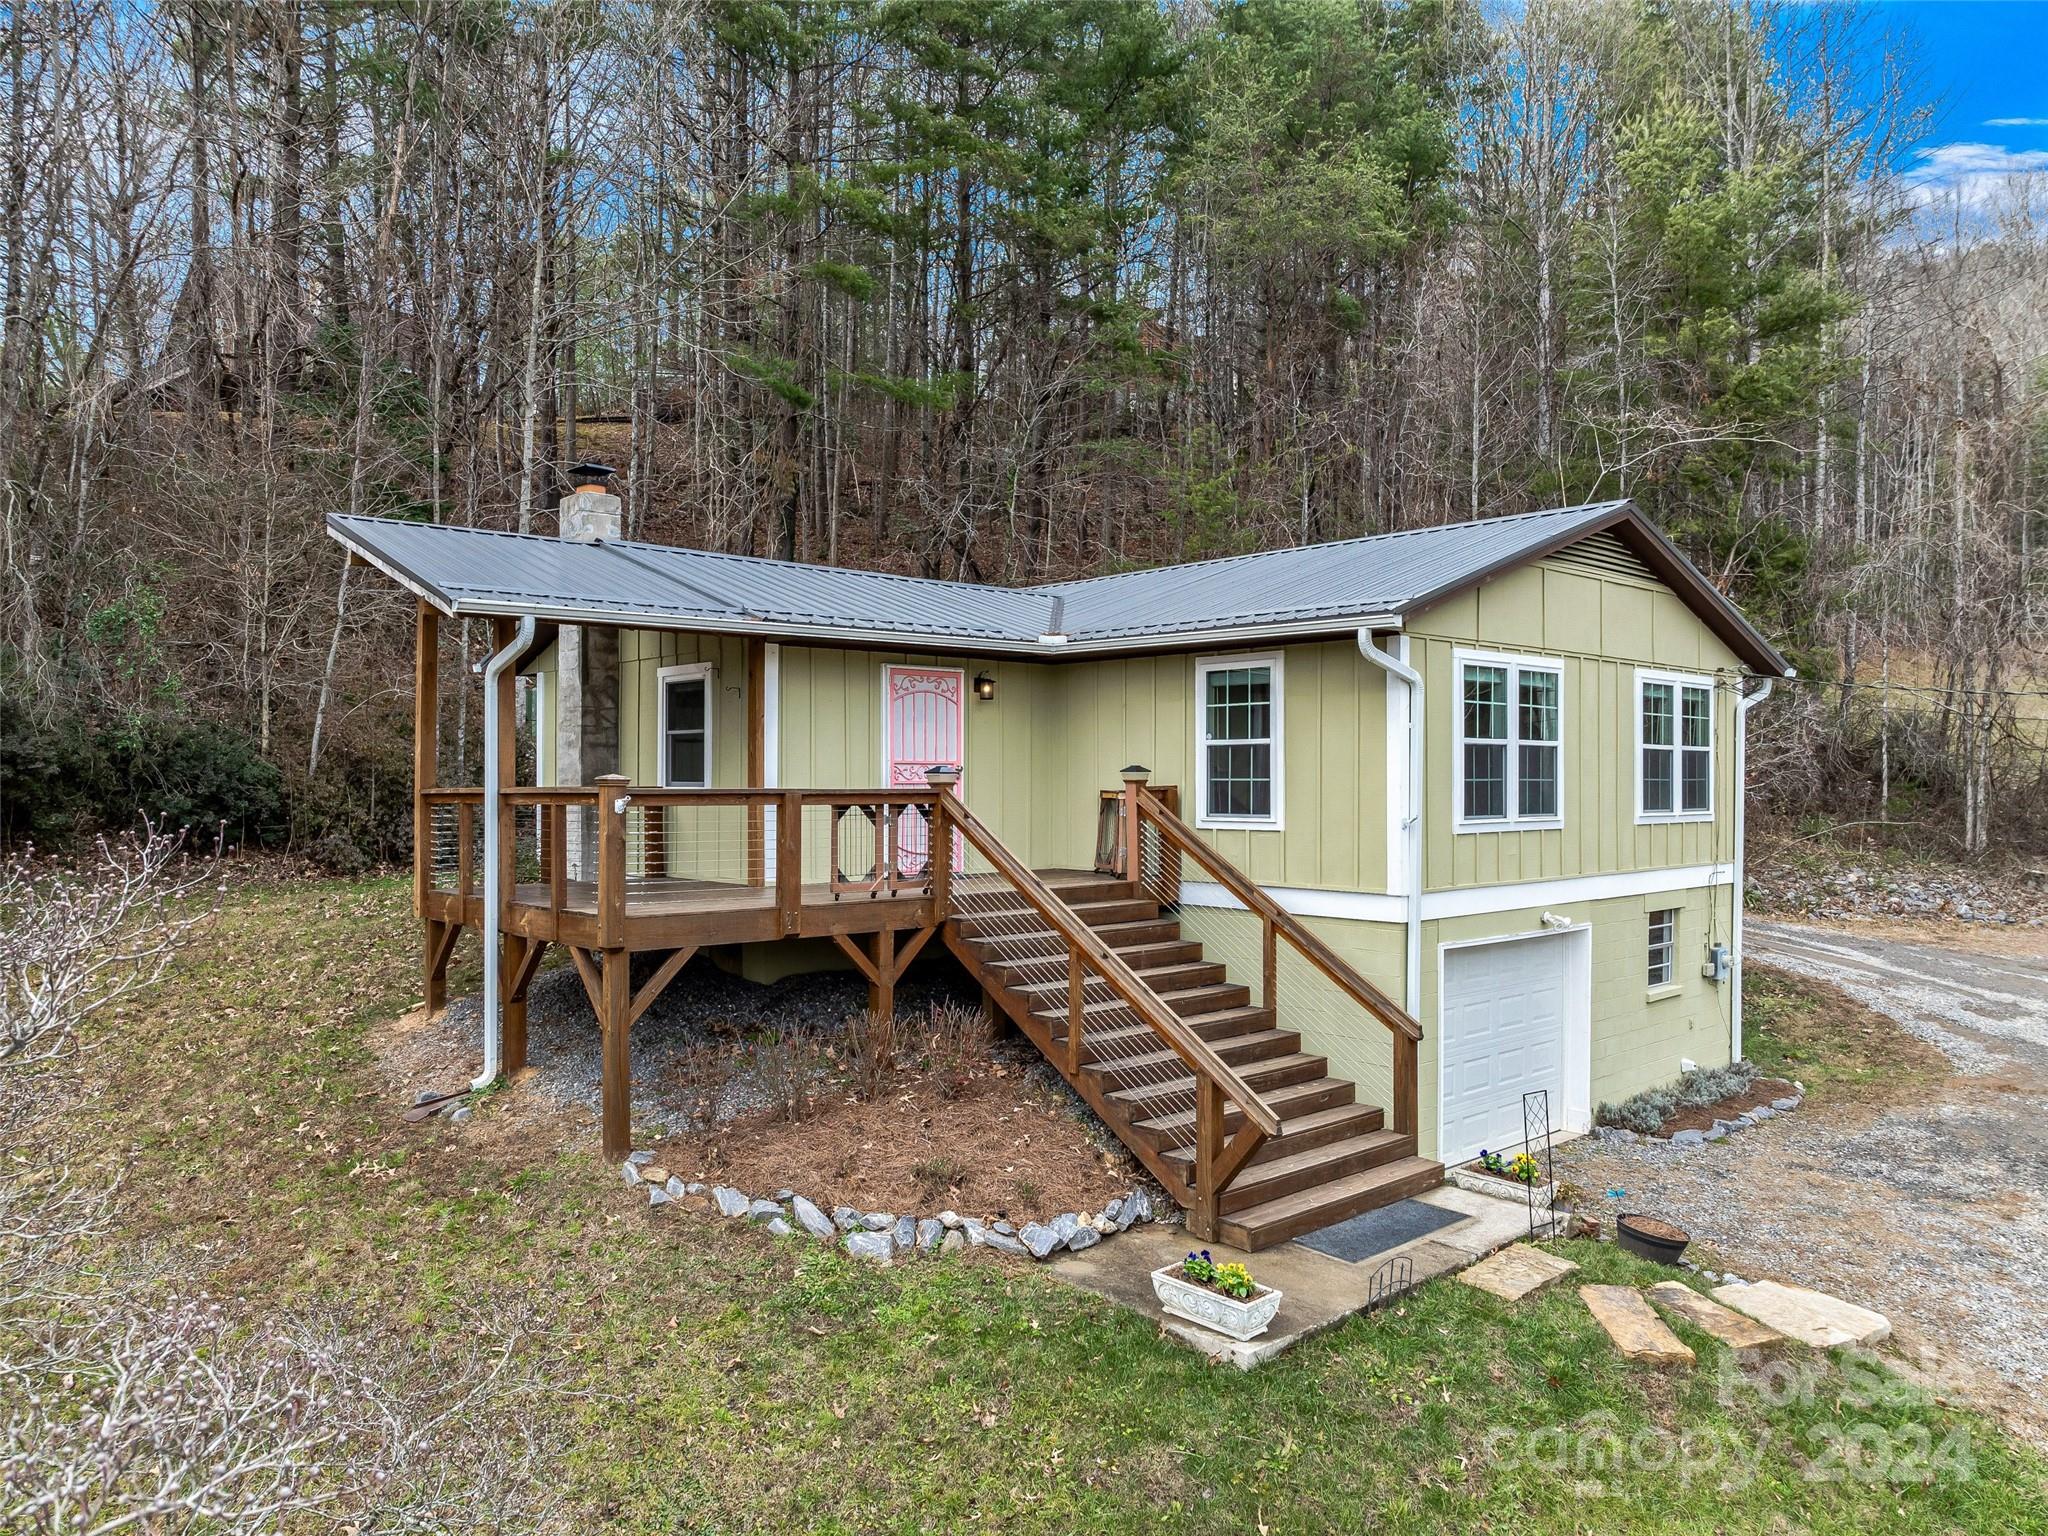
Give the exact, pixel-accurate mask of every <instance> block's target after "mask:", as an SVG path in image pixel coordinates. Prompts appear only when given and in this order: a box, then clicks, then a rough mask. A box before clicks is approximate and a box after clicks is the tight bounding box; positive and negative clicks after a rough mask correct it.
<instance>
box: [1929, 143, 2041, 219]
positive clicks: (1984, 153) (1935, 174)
mask: <svg viewBox="0 0 2048 1536" xmlns="http://www.w3.org/2000/svg"><path fill="white" fill-rule="evenodd" d="M1914 160H1915V162H1916V163H1915V164H1914V165H1913V166H1911V167H1910V168H1909V169H1908V170H1907V171H1906V173H1905V181H1906V185H1907V186H1908V187H1909V188H1910V189H1911V191H1912V194H1913V200H1914V201H1915V202H1918V203H1933V202H1942V203H1946V202H1947V201H1948V200H1949V199H1950V198H1951V197H1959V198H1960V199H1961V200H1962V202H1963V204H1964V206H1965V207H1969V208H1980V209H1981V208H1983V207H1984V206H1986V205H1987V204H1989V203H1991V202H1993V201H1994V200H1996V199H1997V198H1998V197H1999V195H2000V194H2001V193H2003V192H2004V191H2005V190H2006V189H2007V187H2008V184H2009V182H2010V179H2011V178H2012V177H2014V176H2022V175H2026V174H2029V173H2034V174H2040V173H2044V172H2048V149H2007V148H2006V147H2005V146H2004V145H2003V144H1937V145H1935V146H1934V147H1933V148H1932V149H1922V150H1917V151H1915V153H1914Z"/></svg>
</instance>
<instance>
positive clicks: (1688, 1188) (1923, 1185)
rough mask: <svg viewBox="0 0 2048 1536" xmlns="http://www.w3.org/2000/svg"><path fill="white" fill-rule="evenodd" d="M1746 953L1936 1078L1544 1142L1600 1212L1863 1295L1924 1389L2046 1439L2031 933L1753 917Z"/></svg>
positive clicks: (2043, 1195) (2044, 1236) (2043, 1137)
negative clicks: (1814, 992)
mask: <svg viewBox="0 0 2048 1536" xmlns="http://www.w3.org/2000/svg"><path fill="white" fill-rule="evenodd" d="M1745 933H1746V935H1747V944H1748V948H1749V953H1750V955H1751V956H1752V957H1753V958H1755V959H1757V960H1760V961H1764V962H1767V963H1769V964H1771V965H1775V966H1777V967H1779V968H1780V969H1783V970H1787V971H1793V972H1797V973H1799V974H1800V975H1803V976H1809V977H1813V978H1816V979H1818V980H1821V981H1826V982H1830V983H1832V984H1834V985H1835V986H1837V987H1840V988H1841V989H1842V990H1843V991H1845V992H1847V993H1848V994H1850V995H1851V996H1852V997H1854V998H1855V999H1856V1000H1857V1001H1859V1002H1861V1003H1863V1004H1864V1005H1865V1006H1866V1007H1868V1008H1871V1009H1873V1010H1875V1011H1877V1012H1880V1013H1883V1014H1885V1015H1887V1016H1888V1017H1890V1018H1893V1019H1896V1020H1898V1022H1899V1023H1900V1024H1901V1025H1902V1026H1903V1027H1904V1028H1905V1029H1906V1030H1908V1031H1909V1032H1910V1033H1912V1034H1913V1035H1915V1036H1917V1037H1918V1038H1920V1039H1922V1040H1925V1041H1927V1042H1928V1043H1930V1044H1932V1045H1934V1046H1936V1047H1937V1048H1938V1049H1939V1050H1940V1051H1941V1052H1942V1054H1943V1055H1944V1056H1945V1057H1947V1059H1948V1062H1949V1064H1950V1067H1951V1068H1952V1070H1953V1073H1954V1075H1953V1076H1950V1077H1948V1078H1946V1079H1944V1080H1937V1081H1936V1082H1934V1083H1933V1084H1931V1085H1930V1086H1929V1087H1928V1088H1927V1089H1926V1091H1925V1092H1924V1093H1923V1094H1922V1095H1921V1096H1920V1097H1918V1098H1912V1099H1906V1100H1904V1101H1903V1102H1891V1103H1885V1104H1876V1105H1873V1104H1870V1103H1865V1102H1859V1101H1856V1100H1853V1099H1850V1098H1832V1099H1831V1098H1830V1096H1829V1095H1827V1094H1825V1093H1823V1094H1820V1095H1817V1096H1815V1097H1813V1098H1809V1100H1808V1102H1807V1105H1806V1107H1805V1108H1803V1109H1801V1110H1800V1111H1799V1112H1798V1113H1797V1114H1793V1115H1786V1116H1780V1117H1779V1118H1777V1119H1775V1120H1771V1121H1768V1122H1766V1123H1765V1124H1763V1125H1760V1126H1757V1127H1756V1128H1755V1129H1753V1130H1749V1131H1745V1132H1743V1133H1741V1134H1740V1135H1736V1136H1731V1137H1729V1138H1728V1139H1726V1140H1725V1141H1722V1142H1719V1143H1713V1144H1709V1145H1707V1146H1705V1147H1701V1148H1697V1149H1691V1150H1682V1149H1675V1148H1672V1147H1671V1146H1670V1145H1668V1144H1667V1143H1663V1142H1646V1143H1640V1144H1636V1145H1625V1146H1609V1145H1606V1144H1603V1143H1599V1142H1595V1141H1591V1140H1588V1141H1584V1142H1580V1143H1576V1144H1574V1145H1573V1146H1571V1147H1568V1148H1565V1149H1563V1150H1562V1151H1561V1153H1560V1156H1559V1171H1560V1173H1561V1174H1562V1175H1563V1176H1564V1177H1566V1178H1569V1179H1571V1180H1572V1181H1574V1182H1575V1183H1577V1184H1579V1185H1580V1186H1581V1187H1582V1188H1585V1189H1587V1190H1589V1191H1592V1192H1594V1194H1595V1195H1596V1196H1597V1195H1603V1194H1605V1193H1606V1192H1607V1191H1610V1190H1614V1189H1621V1190H1625V1191H1626V1192H1627V1193H1626V1195H1625V1196H1624V1197H1622V1198H1619V1199H1610V1200H1605V1201H1602V1202H1601V1203H1602V1204H1604V1205H1605V1206H1606V1207H1607V1208H1608V1209H1615V1208H1626V1209H1645V1210H1651V1211H1655V1212H1657V1213H1658V1214H1661V1215H1665V1216H1669V1217H1671V1218H1672V1219H1674V1220H1676V1221H1677V1222H1679V1224H1680V1225H1682V1226H1684V1227H1686V1228H1687V1229H1688V1230H1690V1231H1691V1232H1692V1233H1693V1235H1694V1237H1695V1238H1696V1239H1697V1240H1699V1241H1701V1242H1704V1243H1708V1244H1711V1245H1712V1247H1713V1248H1714V1249H1715V1251H1716V1252H1717V1254H1718V1255H1719V1258H1720V1260H1721V1261H1722V1262H1723V1263H1725V1264H1727V1265H1729V1266H1731V1267H1732V1268H1733V1269H1734V1270H1735V1271H1736V1272H1737V1273H1739V1274H1742V1275H1744V1276H1745V1277H1747V1278H1751V1279H1756V1278H1762V1277H1771V1278H1777V1279H1782V1280H1787V1281H1791V1282H1794V1283H1798V1284H1806V1285H1811V1286H1814V1287H1817V1288H1819V1289H1822V1290H1828V1291H1833V1292H1836V1293H1838V1294H1840V1295H1842V1296H1844V1297H1845V1298H1847V1299H1849V1300H1852V1301H1861V1302H1866V1303H1868V1304H1869V1305H1871V1306H1874V1307H1876V1308H1877V1309H1878V1310H1879V1311H1882V1312H1884V1313H1886V1314H1887V1315H1888V1316H1889V1317H1890V1318H1891V1319H1892V1321H1893V1324H1894V1326H1895V1329H1896V1331H1897V1334H1898V1337H1899V1340H1900V1343H1901V1345H1902V1346H1903V1347H1904V1348H1906V1349H1907V1350H1908V1351H1909V1352H1911V1351H1918V1352H1919V1353H1920V1355H1921V1358H1922V1363H1923V1366H1924V1368H1925V1370H1926V1372H1927V1374H1928V1376H1929V1377H1930V1379H1931V1380H1932V1381H1933V1382H1935V1383H1936V1384H1938V1385H1940V1386H1943V1387H1945V1388H1948V1389H1950V1390H1954V1391H1956V1392H1958V1393H1959V1394H1962V1395H1966V1396H1968V1397H1970V1398H1972V1399H1974V1400H1976V1401H1979V1402H1981V1403H1984V1404H1985V1405H1987V1406H1990V1407H1992V1408H1994V1409H1996V1410H1998V1411H1999V1412H2001V1413H2002V1414H2003V1415H2004V1416H2005V1418H2006V1419H2007V1421H2008V1422H2009V1423H2011V1424H2013V1425H2014V1427H2015V1428H2018V1429H2020V1430H2021V1431H2022V1432H2023V1433H2025V1434H2027V1435H2028V1436H2029V1437H2030V1438H2032V1439H2034V1440H2036V1441H2037V1442H2040V1443H2042V1444H2048V1320H2044V1319H2048V1313H2044V1308H2043V1306H2042V1296H2041V1286H2042V1280H2043V1277H2044V1276H2048V1122H2044V1116H2048V935H2044V936H2042V938H2041V940H2040V942H2039V944H2038V945H2034V946H2033V947H2032V952H2027V949H2028V945H2029V944H2030V942H2031V941H2030V940H2023V941H2021V942H2020V943H2019V944H2016V945H2013V946H2010V948H2011V949H2013V950H2015V951H2018V952H2009V953H1995V952H1986V949H1985V946H1982V945H1979V944H1974V943H1971V942H1970V941H1969V940H1968V938H1967V937H1959V938H1957V939H1956V940H1955V941H1954V942H1950V941H1948V940H1946V939H1944V938H1940V937H1927V938H1923V937H1919V936H1917V935H1916V937H1914V938H1912V939H1898V938H1891V937H1878V936H1875V935H1873V934H1872V933H1870V932H1868V931H1864V932H1858V931H1857V930H1856V929H1855V928H1834V927H1812V926H1803V925H1794V924H1789V923H1777V922H1752V923H1750V924H1749V925H1747V927H1746V928H1745Z"/></svg>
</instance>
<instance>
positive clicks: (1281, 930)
mask: <svg viewBox="0 0 2048 1536" xmlns="http://www.w3.org/2000/svg"><path fill="white" fill-rule="evenodd" d="M1138 805H1139V810H1140V812H1141V814H1142V815H1143V816H1144V817H1145V819H1146V820H1148V821H1151V822H1153V823H1154V824H1156V825H1157V826H1158V828H1159V830H1160V832H1161V833H1162V834H1164V835H1165V837H1166V838H1167V840H1168V841H1169V842H1171V843H1172V844H1173V845H1174V846H1175V847H1177V848H1179V849H1180V851H1181V852H1182V853H1184V854H1186V855H1188V857H1190V858H1192V859H1193V860H1194V861H1195V862H1196V863H1197V864H1199V865H1201V866H1202V868H1204V869H1206V870H1207V871H1208V872H1209V873H1210V874H1212V875H1214V876H1215V877H1216V880H1217V883H1218V884H1220V885H1222V886H1223V888H1224V889H1225V890H1227V891H1229V892H1230V894H1231V895H1233V896H1235V897H1236V898H1237V899H1238V900H1239V901H1241V902H1243V903H1244V904H1245V906H1246V907H1247V908H1248V909H1249V910H1250V911H1252V912H1255V913H1257V914H1258V916H1259V917H1261V918H1263V919H1264V920H1265V921H1266V922H1268V923H1270V924H1272V926H1273V928H1274V930H1275V931H1276V932H1277V933H1278V934H1279V935H1280V937H1282V938H1284V939H1286V940H1287V942H1288V943H1289V944H1292V945H1293V946H1294V948H1295V949H1296V951H1298V952H1299V953H1300V955H1301V957H1302V958H1303V959H1304V960H1306V961H1308V963H1309V964H1310V965H1313V966H1314V967H1315V968H1316V969H1317V970H1319V971H1321V972H1322V973H1323V974H1324V975H1325V976H1327V977H1328V978H1329V979H1330V980H1331V981H1332V982H1333V983H1334V984H1335V985H1336V986H1337V987H1338V988H1339V989H1341V990H1342V991H1345V992H1348V993H1349V994H1350V995H1351V997H1352V999H1353V1000H1354V1001H1356V1002H1357V1003H1358V1005H1359V1006H1360V1007H1361V1008H1363V1009H1365V1011H1366V1012H1367V1013H1370V1014H1371V1015H1373V1017H1374V1018H1376V1019H1378V1020H1379V1021H1380V1022H1381V1023H1382V1024H1384V1025H1386V1027H1387V1028H1388V1029H1390V1030H1392V1031H1394V1033H1396V1034H1398V1035H1403V1036H1406V1037H1407V1038H1408V1039H1410V1040H1417V1041H1419V1040H1420V1039H1421V1038H1422V1026H1421V1025H1420V1024H1418V1023H1416V1021H1415V1020H1414V1019H1413V1018H1411V1017H1409V1015H1408V1011H1407V1010H1406V1009H1404V1008H1403V1007H1402V1006H1401V1005H1400V1004H1399V1003H1397V1002H1395V1001H1394V1000H1393V999H1392V998H1391V997H1389V996H1387V994H1386V993H1384V992H1382V991H1381V990H1380V989H1379V988H1378V987H1376V986H1374V985H1373V984H1372V983H1371V982H1369V981H1367V980H1366V979H1365V978H1364V977H1363V976H1361V975H1359V974H1358V972H1357V971H1356V970H1354V969H1353V968H1352V966H1351V964H1350V962H1349V961H1347V960H1345V959H1344V957H1343V956H1342V955H1339V954H1338V953H1337V952H1336V951H1335V950H1334V949H1332V948H1330V946H1329V945H1327V944H1325V943H1324V942H1323V941H1322V940H1321V939H1319V938H1317V937H1316V936H1315V934H1313V933H1311V932H1310V931H1309V930H1308V929H1307V928H1305V927H1303V926H1302V922H1301V919H1300V918H1298V917H1296V916H1295V915H1294V914H1293V913H1292V912H1289V911H1288V910H1287V909H1286V908H1285V907H1283V906H1281V905H1280V904H1279V903H1278V902H1277V901H1275V900H1274V899H1273V898H1272V897H1271V896H1269V895H1267V894H1266V892H1265V890H1264V889H1263V888H1262V887H1261V886H1259V885H1258V884H1257V883H1256V882H1254V881H1253V880H1252V879H1251V878H1250V877H1249V876H1248V875H1246V874H1245V873H1244V872H1243V871H1242V870H1240V869H1239V868H1238V867H1237V866H1236V865H1234V864H1232V863H1231V862H1230V861H1229V860H1228V859H1226V858H1224V857H1223V856H1222V855H1221V854H1220V853H1218V852H1217V851H1216V850H1215V849H1213V848H1211V847H1210V846H1209V845H1208V844H1207V843H1206V842H1204V841H1203V840H1202V839H1201V838H1200V837H1198V836H1196V835H1195V829H1194V828H1193V827H1190V826H1189V825H1188V824H1187V823H1186V822H1184V821H1182V820H1181V819H1180V817H1178V816H1176V815H1175V814H1174V813H1173V812H1172V811H1170V810H1168V809H1167V808H1166V806H1165V805H1163V804H1162V803H1161V802H1160V799H1159V797H1158V796H1157V795H1155V794H1153V793H1152V792H1151V791H1150V790H1144V791H1141V792H1140V794H1139V799H1138ZM1272 1001H1273V1000H1272V999H1271V998H1267V999H1266V1002H1267V1003H1268V1004H1269V1005H1270V1004H1271V1002H1272Z"/></svg>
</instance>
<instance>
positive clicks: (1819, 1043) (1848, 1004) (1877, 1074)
mask: <svg viewBox="0 0 2048 1536" xmlns="http://www.w3.org/2000/svg"><path fill="white" fill-rule="evenodd" d="M1742 1045H1743V1054H1744V1055H1745V1056H1747V1057H1748V1059H1749V1060H1750V1061H1752V1062H1754V1063H1755V1064H1756V1066H1757V1067H1758V1069H1759V1070H1761V1071H1762V1073H1763V1074H1764V1075H1765V1076H1766V1077H1783V1078H1789V1079H1791V1080H1793V1081H1796V1082H1803V1083H1805V1084H1806V1086H1807V1088H1808V1090H1809V1091H1817V1092H1820V1093H1822V1094H1828V1093H1837V1094H1848V1095H1858V1096H1871V1095H1878V1096H1885V1097H1893V1096H1903V1095H1905V1094H1908V1093H1911V1092H1914V1091H1916V1090H1917V1089H1919V1088H1920V1087H1921V1086H1923V1085H1925V1084H1926V1083H1928V1082H1931V1081H1934V1080H1935V1079H1938V1078H1941V1077H1945V1076H1947V1075H1948V1070H1949V1069H1948V1063H1947V1060H1946V1058H1944V1057H1943V1056H1942V1054H1941V1052H1940V1051H1939V1050H1937V1049H1935V1047H1933V1046H1931V1045H1929V1044H1928V1043H1927V1042H1926V1041H1924V1040H1920V1039H1917V1038H1916V1037H1914V1036H1913V1035H1911V1034H1909V1033H1908V1032H1907V1031H1906V1030H1905V1029H1904V1028H1902V1027H1901V1026H1900V1025H1899V1023H1898V1021H1897V1020H1895V1019H1888V1018H1886V1017H1885V1016H1884V1015H1883V1014H1881V1013H1877V1012H1875V1011H1874V1010H1872V1009H1869V1008H1866V1007H1864V1006H1863V1004H1861V1003H1859V1002H1857V1001H1856V1000H1855V999H1854V998H1852V997H1850V996H1849V995H1848V994H1847V993H1846V992H1843V991H1842V990H1841V989H1840V988H1838V987H1831V986H1829V985H1828V984H1827V983H1826V982H1824V981H1814V980H1811V979H1809V978H1807V977H1804V976H1798V975H1795V974H1793V973H1792V972H1790V971H1781V970H1778V969H1775V968H1774V967H1772V966H1768V965H1764V964H1761V963H1757V962H1750V963H1749V964H1748V965H1746V966H1745V967H1744V971H1743V978H1742Z"/></svg>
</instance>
